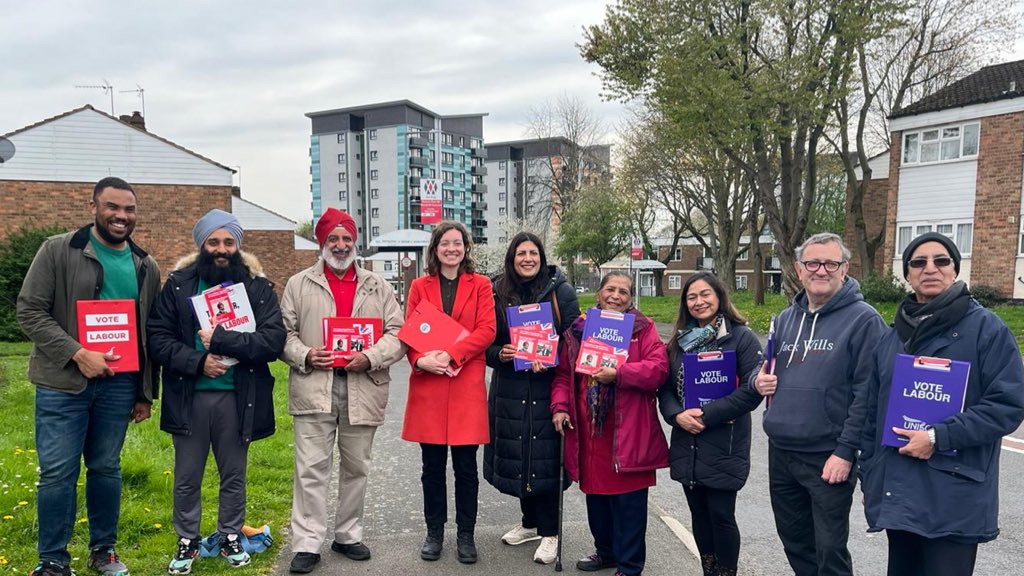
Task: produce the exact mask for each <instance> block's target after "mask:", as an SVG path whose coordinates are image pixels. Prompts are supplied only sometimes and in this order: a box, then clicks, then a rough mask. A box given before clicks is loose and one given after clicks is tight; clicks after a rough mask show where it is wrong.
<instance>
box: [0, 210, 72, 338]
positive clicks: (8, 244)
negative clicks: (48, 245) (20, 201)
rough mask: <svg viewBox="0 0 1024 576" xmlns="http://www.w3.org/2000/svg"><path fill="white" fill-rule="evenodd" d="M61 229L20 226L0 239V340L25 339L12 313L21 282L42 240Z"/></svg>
mask: <svg viewBox="0 0 1024 576" xmlns="http://www.w3.org/2000/svg"><path fill="white" fill-rule="evenodd" d="M61 232H64V229H63V228H60V227H56V226H50V227H46V228H24V229H19V230H15V231H13V232H10V233H8V234H7V238H5V239H4V240H3V241H0V340H2V341H5V342H15V341H19V340H24V339H25V333H24V332H22V331H21V326H19V325H18V319H17V317H16V316H15V305H16V304H17V301H18V293H19V292H21V284H22V282H23V281H24V280H25V275H26V274H28V268H29V266H31V265H32V259H33V258H35V256H36V252H38V251H39V247H40V246H41V245H42V244H43V241H44V240H46V239H47V238H49V237H50V236H53V235H54V234H60V233H61Z"/></svg>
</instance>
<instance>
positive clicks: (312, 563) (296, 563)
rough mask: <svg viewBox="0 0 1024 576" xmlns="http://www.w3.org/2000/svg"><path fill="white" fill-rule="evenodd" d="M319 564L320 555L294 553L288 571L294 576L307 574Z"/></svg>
mask: <svg viewBox="0 0 1024 576" xmlns="http://www.w3.org/2000/svg"><path fill="white" fill-rule="evenodd" d="M319 563H320V555H319V554H314V553H312V552H296V553H295V557H294V558H292V563H291V565H289V566H288V571H289V572H293V573H295V574H309V573H310V572H312V571H313V568H316V565H317V564H319Z"/></svg>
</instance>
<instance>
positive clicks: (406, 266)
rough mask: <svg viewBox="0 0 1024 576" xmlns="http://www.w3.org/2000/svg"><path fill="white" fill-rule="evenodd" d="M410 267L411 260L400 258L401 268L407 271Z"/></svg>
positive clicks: (406, 257) (405, 257)
mask: <svg viewBox="0 0 1024 576" xmlns="http://www.w3.org/2000/svg"><path fill="white" fill-rule="evenodd" d="M410 266H412V258H409V257H408V256H402V268H404V269H406V270H408V269H409V267H410Z"/></svg>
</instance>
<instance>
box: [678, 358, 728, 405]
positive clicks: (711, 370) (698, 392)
mask: <svg viewBox="0 0 1024 576" xmlns="http://www.w3.org/2000/svg"><path fill="white" fill-rule="evenodd" d="M736 382H737V380H736V351H735V350H713V351H710V352H691V353H687V354H683V408H684V409H686V410H689V409H690V408H703V407H704V405H705V404H708V403H709V402H712V401H714V400H718V399H719V398H724V397H726V396H728V395H729V394H732V391H733V390H735V389H736Z"/></svg>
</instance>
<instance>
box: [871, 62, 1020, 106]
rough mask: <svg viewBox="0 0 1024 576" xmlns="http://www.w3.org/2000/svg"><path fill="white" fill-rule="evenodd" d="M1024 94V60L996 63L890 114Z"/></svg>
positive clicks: (982, 101) (977, 102)
mask: <svg viewBox="0 0 1024 576" xmlns="http://www.w3.org/2000/svg"><path fill="white" fill-rule="evenodd" d="M1021 97H1024V60H1018V61H1016V62H1006V63H1003V64H993V65H992V66H986V67H984V68H982V69H981V70H978V71H977V72H975V73H974V74H971V75H970V76H967V77H966V78H964V79H962V80H958V81H956V82H954V83H952V84H950V85H949V86H946V87H945V88H942V89H941V90H939V91H937V92H935V93H934V94H931V95H930V96H925V97H924V98H922V99H920V100H918V101H917V102H914V103H913V104H911V105H909V106H906V107H904V108H900V109H899V110H897V111H895V112H893V113H892V115H891V116H889V117H890V118H901V117H904V116H915V115H917V114H924V113H926V112H937V111H939V110H946V109H949V108H960V107H962V106H969V105H971V104H982V103H985V102H994V101H996V100H1006V99H1009V98H1021Z"/></svg>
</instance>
